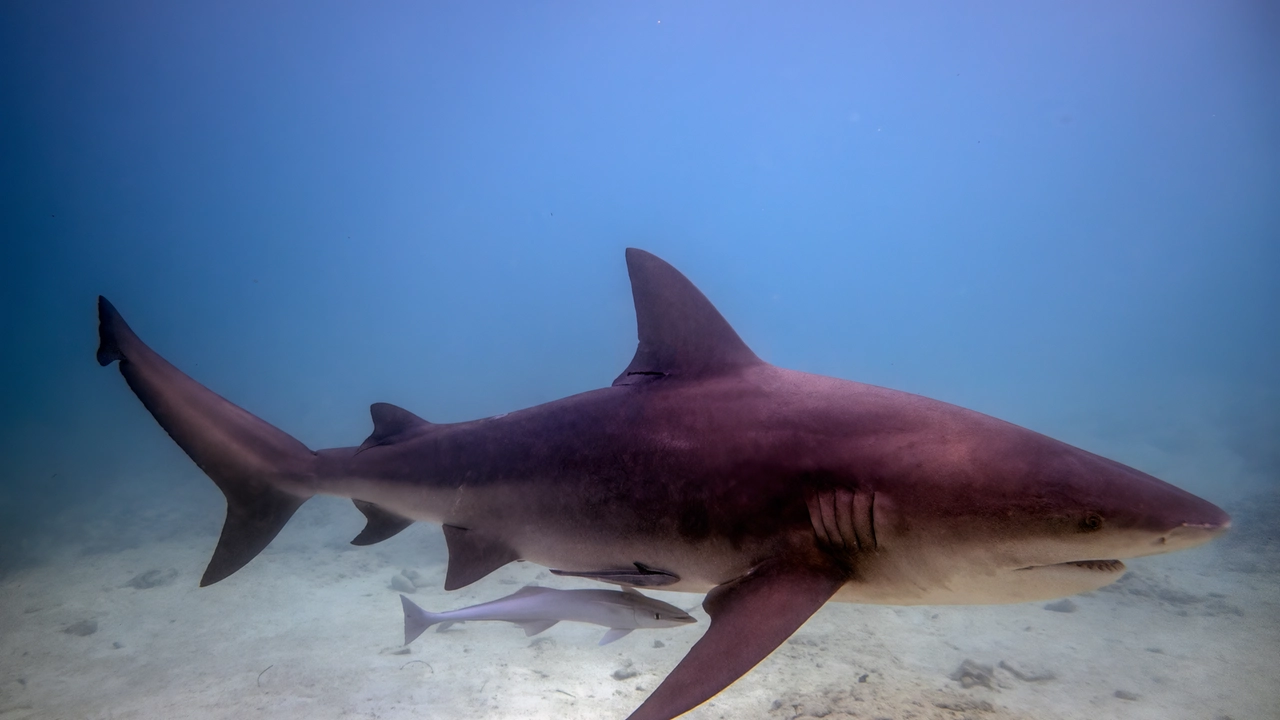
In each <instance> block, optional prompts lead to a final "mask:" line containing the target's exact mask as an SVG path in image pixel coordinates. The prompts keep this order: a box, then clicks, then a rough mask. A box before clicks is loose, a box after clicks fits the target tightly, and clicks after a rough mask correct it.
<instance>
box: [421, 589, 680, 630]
mask: <svg viewBox="0 0 1280 720" xmlns="http://www.w3.org/2000/svg"><path fill="white" fill-rule="evenodd" d="M400 605H401V607H403V608H404V644H405V645H408V644H409V643H411V642H413V641H414V640H415V639H416V638H417V637H418V636H419V635H421V634H422V633H423V631H424V630H426V629H427V628H429V627H431V626H432V625H437V624H438V625H439V630H444V629H445V628H448V627H449V626H450V625H453V624H454V623H460V622H472V621H477V620H500V621H502V622H509V623H515V624H517V625H519V626H520V627H522V628H524V634H525V635H526V636H529V635H537V634H538V633H540V632H542V631H543V630H546V629H547V628H549V627H551V626H552V625H555V624H556V623H558V622H560V621H562V620H568V621H571V622H583V623H591V624H593V625H603V626H604V627H607V628H609V632H607V633H605V634H604V637H602V638H601V639H600V644H601V645H608V644H609V643H611V642H613V641H614V640H618V639H620V638H622V637H625V636H626V635H627V634H628V633H630V632H631V631H632V630H637V629H640V628H666V627H675V626H677V625H685V624H688V623H691V622H697V621H696V620H694V619H693V618H692V617H690V616H689V614H688V613H686V612H685V611H683V610H681V609H680V608H678V607H676V606H674V605H671V604H669V603H664V602H662V601H661V600H655V599H654V598H651V597H648V596H647V595H642V594H640V593H639V592H637V591H636V590H633V589H631V588H626V589H623V590H557V589H555V588H547V587H538V586H536V585H530V586H528V587H523V588H520V589H519V590H517V591H515V592H514V593H512V594H510V595H508V596H506V597H504V598H498V599H497V600H491V601H489V602H486V603H480V604H479V605H472V606H470V607H464V608H459V609H457V610H449V611H446V612H440V613H433V612H427V611H426V610H423V609H422V608H420V607H418V606H417V605H415V604H414V603H413V601H412V600H410V599H409V598H407V597H405V596H404V595H401V596H400Z"/></svg>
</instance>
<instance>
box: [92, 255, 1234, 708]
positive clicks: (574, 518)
mask: <svg viewBox="0 0 1280 720" xmlns="http://www.w3.org/2000/svg"><path fill="white" fill-rule="evenodd" d="M626 259H627V269H628V272H629V274H630V278H631V287H632V295H633V297H634V300H635V311H636V324H637V330H638V336H639V345H638V347H637V349H636V353H635V356H634V357H633V359H632V361H631V364H630V365H628V366H627V368H626V369H625V370H624V371H623V372H622V374H621V375H619V376H618V377H617V379H616V380H614V381H613V384H612V385H610V386H609V387H606V388H601V389H598V390H592V391H589V392H585V393H581V394H578V395H573V396H571V397H567V398H563V399H560V400H556V401H553V402H549V403H545V404H542V405H537V406H535V407H531V408H526V409H524V410H519V411H515V412H510V413H507V414H504V415H499V416H496V417H491V418H486V419H482V420H475V421H471V422H461V423H451V424H436V423H431V422H428V421H426V420H423V419H422V418H419V417H417V416H416V415H414V414H412V413H410V412H409V411H407V410H404V409H401V408H399V407H396V406H394V405H389V404H385V403H377V404H374V405H373V406H372V408H371V414H372V417H373V432H372V434H371V435H370V436H369V437H368V438H367V439H366V440H365V441H364V442H363V443H362V444H360V445H358V446H355V447H345V448H334V449H326V450H316V451H312V450H310V449H308V448H307V447H306V446H304V445H303V444H302V443H301V442H299V441H297V440H295V439H294V438H292V437H290V436H289V435H288V434H286V433H285V432H283V431H282V430H279V429H277V428H275V427H273V426H272V425H270V424H268V423H266V422H265V421H263V420H261V419H259V418H257V417H255V416H254V415H252V414H250V413H249V412H248V411H246V410H243V409H241V408H240V407H237V406H236V405H234V404H232V403H231V402H229V401H227V400H225V399H223V398H222V397H220V396H218V395H217V394H215V393H214V392H212V391H211V390H209V389H207V388H205V387H204V386H202V385H200V384H199V383H197V382H196V381H195V380H193V379H191V378H190V377H188V376H187V375H185V374H183V373H182V372H181V371H180V370H178V369H177V368H175V367H174V366H173V365H170V364H169V363H168V362H167V361H165V360H164V359H163V358H162V357H160V355H158V354H156V353H155V352H154V351H152V350H151V349H150V348H148V347H147V346H146V345H145V344H144V343H143V342H142V341H141V340H140V339H139V338H138V337H137V335H135V334H134V333H133V331H132V330H130V328H129V326H128V325H127V324H126V323H125V321H124V319H123V318H122V317H121V316H120V314H119V313H118V312H116V310H115V308H114V307H112V305H111V304H110V303H109V302H107V300H105V299H104V298H101V297H100V298H99V301H98V307H99V340H100V345H99V348H98V352H97V359H98V362H99V363H100V364H102V365H108V364H110V363H112V362H115V361H118V362H119V367H120V372H121V373H122V374H123V375H124V378H125V380H126V381H127V382H128V384H129V386H130V387H131V388H132V389H133V391H134V393H135V394H136V395H137V396H138V398H139V399H140V400H141V401H142V403H143V405H145V406H146V408H147V409H148V410H149V411H150V412H151V414H152V415H153V416H154V417H155V419H156V420H157V421H158V422H159V424H160V426H161V427H162V428H164V430H165V431H166V432H168V434H169V435H170V437H172V438H173V440H174V441H176V442H177V444H178V445H179V446H181V447H182V449H183V450H184V451H186V453H187V454H188V455H189V456H190V457H191V458H192V460H194V461H195V463H196V464H197V465H198V466H199V467H200V468H201V469H202V470H203V471H204V472H205V473H206V474H207V475H208V476H209V477H210V478H212V480H213V481H214V483H216V484H217V486H218V487H219V488H220V489H221V490H222V492H223V494H224V495H225V496H226V503H227V511H226V521H225V523H224V525H223V528H222V534H221V537H219V539H218V543H217V546H216V548H215V549H214V552H213V557H212V559H211V560H210V562H209V565H208V567H207V569H206V570H205V573H204V576H203V578H202V579H201V582H200V584H201V585H202V586H206V585H210V584H212V583H216V582H218V581H220V580H222V579H224V578H226V577H227V576H229V575H231V574H232V573H234V572H236V571H238V570H239V569H240V568H242V567H243V566H244V565H245V564H247V563H248V562H249V561H250V560H252V559H253V558H254V556H256V555H257V554H258V553H259V552H260V551H261V550H262V549H263V548H264V547H266V546H267V544H268V543H270V542H271V540H272V538H274V537H275V536H276V534H277V533H278V532H279V531H280V529H281V528H282V527H284V525H285V523H286V522H287V521H288V520H289V518H290V516H291V515H293V513H294V512H295V511H296V510H297V509H298V507H299V506H300V505H301V504H302V503H303V502H304V501H306V500H307V499H308V498H310V497H312V496H314V495H317V494H326V495H336V496H341V497H346V498H351V499H353V500H354V501H355V504H356V506H357V508H359V509H360V511H361V512H362V513H364V516H365V518H366V525H365V528H364V529H363V530H362V531H361V533H360V534H359V535H358V536H357V537H356V538H355V540H353V541H352V542H353V543H355V544H357V545H367V544H372V543H376V542H380V541H382V540H386V539H387V538H389V537H391V536H393V535H395V534H396V533H398V532H400V531H401V530H403V529H404V528H405V527H407V526H409V525H410V524H412V523H414V522H431V523H438V524H440V525H441V526H442V528H443V532H444V536H445V540H446V544H447V546H448V552H449V562H448V567H447V570H446V576H445V583H444V587H445V589H447V590H452V589H456V588H460V587H463V586H466V585H468V584H470V583H473V582H475V581H477V580H479V579H481V578H483V577H485V576H486V575H488V574H489V573H491V572H493V571H494V570H495V569H497V568H500V567H502V566H504V565H506V564H507V563H510V562H513V561H517V560H525V561H529V562H533V563H537V564H540V565H544V566H547V567H549V568H553V569H555V570H557V571H559V572H560V573H561V574H566V575H573V576H577V577H585V578H595V579H598V580H601V581H604V582H609V583H614V584H617V585H622V586H631V587H634V586H640V587H661V588H662V589H663V590H676V591H686V592H694V593H706V597H705V598H704V600H703V608H704V609H705V610H706V611H707V613H708V615H709V616H710V618H711V622H710V624H709V626H708V628H707V630H706V632H705V633H704V634H703V635H702V637H701V638H700V639H699V640H698V641H697V642H696V643H695V644H694V645H693V647H692V648H691V649H690V650H689V652H688V653H687V654H686V655H685V657H684V658H683V659H682V660H681V661H680V662H679V663H678V664H677V665H676V667H675V669H674V670H672V671H671V673H670V674H669V675H668V676H667V677H666V678H665V679H664V680H663V682H662V683H661V684H660V685H659V686H658V687H657V688H656V689H655V690H654V691H653V692H652V693H651V694H650V695H649V696H648V698H646V699H645V701H644V702H643V703H642V704H641V705H640V707H639V708H637V709H636V710H635V711H634V712H633V713H632V714H631V715H630V716H629V720H669V719H670V718H674V717H676V716H679V715H681V714H683V713H685V712H686V711H688V710H690V709H691V708H694V707H696V706H698V705H699V704H701V703H703V702H705V701H706V700H707V699H709V698H711V697H712V696H714V695H716V694H717V693H719V692H720V691H721V690H723V689H724V688H725V687H727V686H728V685H730V684H731V683H733V682H734V681H736V680H737V679H738V678H739V677H741V676H742V675H743V674H745V673H747V672H748V671H749V670H751V669H752V668H753V667H754V666H755V665H756V664H757V663H759V662H760V661H761V660H762V659H764V658H765V657H766V656H768V655H769V654H770V653H771V652H773V650H774V649H775V648H777V647H778V645H779V644H781V643H782V642H783V641H785V640H786V639H787V638H788V637H789V636H790V635H791V634H792V633H794V632H795V631H796V629H797V628H799V627H800V626H801V625H802V624H803V623H804V622H805V621H806V620H807V619H808V618H809V617H810V616H811V615H812V614H813V613H814V612H816V611H817V610H818V609H819V608H821V607H822V606H823V605H824V604H825V603H827V602H828V601H831V600H835V601H842V602H855V603H884V604H906V605H910V604H974V603H1017V602H1026V601H1032V600H1045V599H1050V598H1055V597H1061V596H1065V595H1070V594H1074V593H1079V592H1084V591H1088V590H1093V589H1096V588H1098V587H1101V586H1103V585H1106V584H1108V583H1111V582H1113V581H1115V580H1116V579H1118V578H1119V577H1120V576H1121V574H1122V573H1123V572H1124V570H1125V566H1124V563H1123V562H1122V561H1123V560H1125V559H1128V558H1134V557H1139V556H1144V555H1153V554H1156V553H1166V552H1171V551H1174V550H1180V549H1183V548H1189V547H1192V546H1195V545H1199V544H1201V543H1204V542H1206V541H1207V540H1209V539H1210V538H1212V537H1214V536H1216V535H1218V534H1220V533H1221V532H1223V531H1224V530H1225V529H1226V528H1227V527H1228V526H1229V524H1230V519H1229V518H1228V516H1227V514H1226V513H1224V512H1223V511H1222V510H1221V509H1219V508H1218V507H1216V506H1214V505H1213V504H1212V503H1209V502H1207V501H1205V500H1203V499H1201V498H1199V497H1196V496H1195V495H1192V494H1191V493H1188V492H1186V491H1183V490H1181V489H1179V488H1177V487H1175V486H1173V485H1170V484H1168V483H1165V482H1163V481H1161V480H1158V479H1156V478H1155V477H1152V476H1150V475H1147V474H1145V473H1143V472H1141V471H1138V470H1135V469H1133V468H1130V467H1127V466H1125V465H1122V464H1120V463H1118V462H1114V461H1112V460H1108V459H1106V458H1103V457H1100V456H1098V455H1095V454H1093V453H1090V452H1087V451H1085V450H1081V449H1079V448H1075V447H1072V446H1070V445H1067V444H1065V443H1062V442H1059V441H1057V440H1053V439H1051V438H1049V437H1046V436H1044V435H1041V434H1039V433H1036V432H1033V431H1031V430H1028V429H1025V428H1022V427H1019V426H1016V425H1012V424H1010V423H1007V422H1003V421H1001V420H997V419H995V418H992V417H990V416H987V415H984V414H981V413H978V412H974V411H971V410H966V409H964V408H960V407H957V406H954V405H950V404H947V403H944V402H939V401H937V400H931V399H928V398H925V397H921V396H918V395H913V394H909V393H905V392H899V391H895V390H889V389H886V388H881V387H876V386H872V385H866V384H862V383H857V382H851V381H846V380H839V379H835V378H830V377H823V376H818V375H811V374H806V373H802V372H796V371H792V370H786V369H783V368H779V367H776V366H774V365H771V364H769V363H767V362H765V361H764V360H761V359H760V358H759V357H757V356H756V354H755V353H753V352H752V351H751V350H750V349H749V348H748V347H747V345H746V344H745V343H744V342H743V341H742V339H741V338H739V336H738V334H737V333H736V332H735V331H734V330H733V328H732V327H731V326H730V325H729V323H728V322H726V321H725V319H724V317H722V316H721V314H720V313H719V312H718V311H717V310H716V309H715V307H714V306H713V305H712V304H711V302H710V301H708V300H707V298H706V297H705V296H704V295H703V294H702V293H701V292H700V291H699V290H698V289H697V288H696V287H694V285H693V284H692V283H691V282H690V281H689V280H688V279H687V278H685V276H684V275H682V274H680V272H679V271H677V270H676V269H675V268H673V267H672V266H671V265H669V264H667V263H666V262H664V261H662V260H661V259H659V258H657V257H656V256H654V255H651V254H649V253H647V252H644V251H642V250H636V249H629V250H627V252H626Z"/></svg>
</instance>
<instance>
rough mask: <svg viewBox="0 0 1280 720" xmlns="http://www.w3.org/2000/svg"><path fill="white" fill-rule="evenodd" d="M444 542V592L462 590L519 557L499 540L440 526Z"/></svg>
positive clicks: (473, 532) (460, 529)
mask: <svg viewBox="0 0 1280 720" xmlns="http://www.w3.org/2000/svg"><path fill="white" fill-rule="evenodd" d="M444 541H445V544H446V545H448V546H449V569H448V570H446V571H445V575H444V589H445V590H457V589H458V588H460V587H466V586H468V585H470V584H471V583H473V582H475V581H477V580H479V579H480V578H482V577H484V576H485V575H488V574H489V573H491V572H493V571H494V570H497V569H498V568H500V567H502V566H503V565H506V564H507V563H509V562H513V561H515V560H519V559H520V554H519V553H517V552H516V551H515V550H513V549H511V548H510V547H508V546H507V544H506V543H504V542H502V541H501V540H499V539H497V538H493V537H489V536H488V535H485V534H484V533H481V532H476V531H475V530H468V529H467V528H460V527H457V526H455V525H445V526H444Z"/></svg>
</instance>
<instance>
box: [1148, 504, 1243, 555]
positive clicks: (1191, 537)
mask: <svg viewBox="0 0 1280 720" xmlns="http://www.w3.org/2000/svg"><path fill="white" fill-rule="evenodd" d="M1215 509H1216V508H1215ZM1219 512H1220V513H1221V518H1220V519H1214V520H1212V521H1209V522H1186V523H1183V524H1181V525H1179V526H1178V527H1176V528H1173V529H1172V530H1170V531H1169V532H1167V533H1165V534H1164V535H1161V536H1160V537H1159V538H1158V539H1157V540H1156V543H1155V544H1156V545H1157V546H1159V547H1160V552H1170V551H1173V550H1185V549H1186V548H1191V547H1195V546H1197V545H1202V544H1204V543H1206V542H1209V541H1210V540H1212V539H1214V538H1215V537H1218V536H1219V535H1221V534H1223V533H1225V532H1226V531H1227V530H1229V529H1230V528H1231V517H1230V516H1228V515H1227V514H1226V513H1225V512H1222V511H1221V510H1219Z"/></svg>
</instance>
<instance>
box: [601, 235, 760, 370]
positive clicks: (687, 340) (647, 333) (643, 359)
mask: <svg viewBox="0 0 1280 720" xmlns="http://www.w3.org/2000/svg"><path fill="white" fill-rule="evenodd" d="M627 272H628V273H629V274H630V275H631V295H632V297H633V298H634V299H635V304H636V330H637V334H638V335H639V336H640V346H639V347H637V348H636V355H635V357H634V358H633V359H632V360H631V364H630V365H628V366H627V369H626V370H624V371H623V373H622V374H621V375H619V376H618V379H617V380H614V381H613V384H614V385H635V384H637V383H641V382H646V381H651V380H654V379H656V378H664V377H677V378H701V377H710V376H713V375H719V374H722V373H726V372H732V371H733V370H737V369H740V368H743V367H747V366H749V365H756V364H759V363H761V362H763V361H762V360H761V359H760V358H758V357H756V354H755V353H753V352H751V348H749V347H747V345H746V343H744V342H742V338H740V337H738V333H736V332H734V330H733V328H732V327H731V326H730V325H729V323H728V322H727V321H726V320H725V319H724V316H722V315H721V314H720V311H718V310H716V308H715V306H714V305H712V304H711V301H710V300H707V297H706V296H705V295H703V294H702V292H701V291H700V290H698V288H696V287H694V285H693V283H691V282H689V279H688V278H686V277H685V276H684V275H681V274H680V271H679V270H676V269H675V268H673V267H671V265H669V264H668V263H666V262H665V261H663V260H662V259H660V258H658V257H657V256H656V255H652V254H650V253H647V252H645V251H643V250H637V249H635V248H627Z"/></svg>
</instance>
